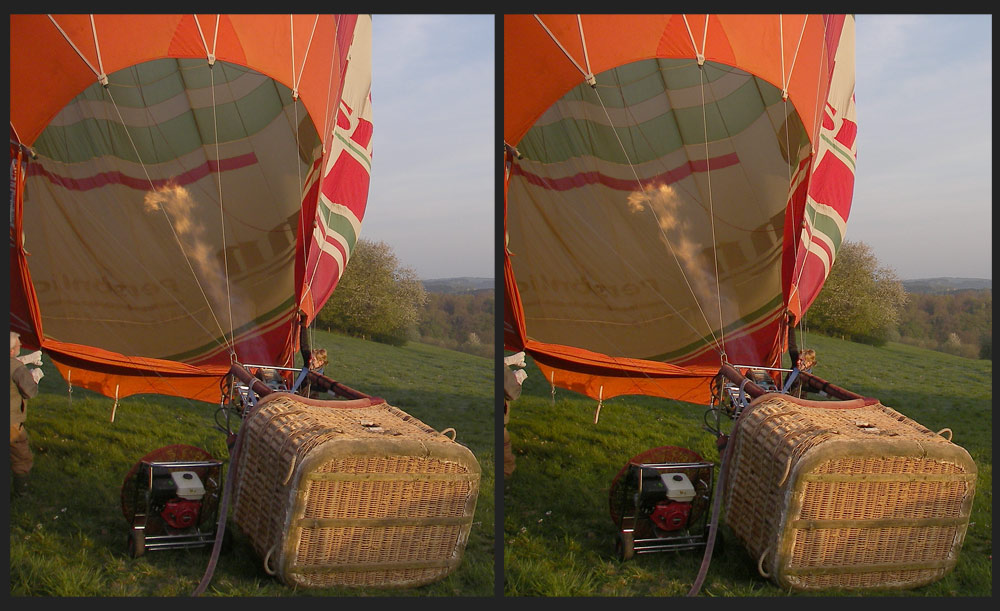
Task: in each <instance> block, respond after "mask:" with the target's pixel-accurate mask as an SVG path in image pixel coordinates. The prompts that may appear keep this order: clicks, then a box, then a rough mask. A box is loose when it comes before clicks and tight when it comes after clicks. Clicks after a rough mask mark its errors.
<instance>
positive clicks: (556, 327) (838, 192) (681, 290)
mask: <svg viewBox="0 0 1000 611" xmlns="http://www.w3.org/2000/svg"><path fill="white" fill-rule="evenodd" d="M855 134H856V120H855V108H854V19H853V17H851V16H844V15H507V16H505V17H504V124H503V138H504V144H505V155H504V181H505V182H504V230H505V248H504V283H505V299H506V301H505V306H506V307H505V318H504V342H505V346H506V347H507V348H508V349H511V350H514V351H521V350H524V351H526V352H527V353H528V354H530V355H532V357H533V358H534V360H535V362H536V363H537V364H538V366H539V368H540V369H541V371H542V372H543V374H544V376H545V378H546V380H547V381H548V382H550V383H551V384H553V386H559V387H563V388H568V389H571V390H574V391H578V392H580V393H583V394H585V395H588V396H590V397H593V398H595V399H607V398H609V397H613V396H616V395H622V394H642V395H653V396H659V397H667V398H673V399H678V400H683V401H688V402H693V403H707V402H708V401H709V400H710V399H711V397H712V391H711V381H712V379H713V378H714V377H715V376H716V375H718V374H719V372H720V369H722V368H726V367H730V366H733V365H735V364H746V365H752V366H759V367H764V368H768V367H773V368H777V367H779V366H780V360H781V355H782V352H783V351H784V349H785V346H786V338H787V332H788V320H789V318H788V317H789V315H791V316H792V317H794V319H801V317H802V315H803V314H804V313H805V312H806V310H807V309H808V308H809V306H810V304H811V303H812V302H813V300H814V299H815V298H816V295H817V294H818V293H819V290H820V289H821V287H822V286H823V282H824V280H825V278H826V277H827V275H828V274H829V272H830V267H831V266H832V264H833V262H834V260H835V258H836V253H837V249H838V247H839V246H840V243H841V241H842V239H843V236H844V230H845V226H846V223H847V219H848V215H849V213H850V208H851V197H852V193H853V184H854V164H855V159H856V148H855ZM775 376H776V374H775Z"/></svg>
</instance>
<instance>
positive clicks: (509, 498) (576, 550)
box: [504, 335, 993, 596]
mask: <svg viewBox="0 0 1000 611" xmlns="http://www.w3.org/2000/svg"><path fill="white" fill-rule="evenodd" d="M806 340H807V341H806V342H805V345H802V346H801V347H802V348H814V349H816V351H817V354H818V358H819V363H818V365H817V367H816V368H815V369H814V372H815V373H816V374H817V375H819V376H821V377H824V378H827V379H829V380H830V381H832V382H834V383H836V384H838V385H840V386H842V387H845V388H848V389H850V390H853V391H855V392H857V393H859V394H862V395H866V396H874V397H878V398H879V399H881V401H882V402H883V403H884V404H885V405H888V406H891V407H893V408H894V409H896V410H898V411H900V412H902V413H904V414H906V415H907V416H909V417H911V418H913V419H914V420H916V421H917V422H920V423H921V424H923V425H925V426H926V427H928V428H929V429H931V430H935V431H937V430H940V429H943V428H950V429H952V431H953V433H954V437H953V441H954V442H955V443H957V444H959V445H961V446H962V447H964V448H966V449H967V450H968V451H969V453H970V454H971V455H972V457H973V459H974V460H975V461H976V464H977V466H978V469H979V477H978V483H977V489H976V498H975V503H974V507H973V514H972V518H971V524H970V527H969V530H968V534H967V537H966V541H965V544H964V547H963V549H962V553H961V556H960V560H959V564H958V566H957V568H956V569H955V570H954V571H953V572H952V573H950V574H949V575H948V576H946V577H945V578H944V579H942V580H940V581H938V582H936V583H934V584H931V585H928V586H926V587H923V588H919V589H915V590H911V591H904V592H890V593H889V594H891V595H903V596H951V595H973V596H989V595H991V594H992V566H991V562H992V560H991V559H992V530H991V529H992V463H993V457H992V409H991V408H992V406H991V401H992V388H991V381H992V371H993V369H992V363H991V362H989V361H971V360H967V359H962V358H958V357H953V356H950V355H947V354H943V353H938V352H931V351H927V350H921V349H917V348H912V347H909V346H905V345H901V344H890V345H889V346H887V347H884V348H873V347H871V346H864V345H860V344H854V343H850V342H844V341H840V340H837V339H831V338H826V337H821V336H815V335H810V336H808V337H807V338H806ZM800 343H802V342H800ZM786 358H787V357H786ZM528 374H529V375H528V379H527V380H526V382H525V384H524V387H523V394H522V395H521V398H520V399H519V400H518V401H516V402H515V403H514V405H513V407H512V411H511V423H510V425H509V427H508V428H509V431H510V434H511V436H512V438H513V445H514V450H515V454H516V456H517V470H516V471H515V473H514V476H513V478H512V480H511V481H510V482H509V483H508V484H507V485H505V493H504V540H505V547H504V550H505V551H504V567H505V576H506V579H505V586H504V588H505V592H506V593H507V594H508V595H517V596H643V595H654V596H682V595H684V594H686V593H687V591H688V589H689V588H690V586H691V583H692V582H693V581H694V579H695V577H696V575H697V573H698V568H699V565H700V563H701V560H702V551H701V550H697V551H688V552H668V553H660V554H650V555H643V556H637V557H636V558H635V559H632V560H629V561H627V562H620V561H618V560H617V559H616V557H615V555H614V553H613V549H612V541H613V538H614V536H615V528H614V525H613V523H612V521H611V519H610V517H609V515H608V496H607V494H608V487H609V486H610V484H611V481H612V479H613V477H614V476H615V474H616V473H617V472H618V470H619V469H620V468H621V467H622V466H623V465H624V464H625V463H626V462H627V461H628V459H629V458H630V457H632V456H634V455H636V454H638V453H639V452H641V451H643V450H645V449H648V448H652V447H656V446H661V445H677V446H682V447H687V448H691V449H693V450H695V451H697V452H699V453H700V454H701V455H702V456H703V457H705V458H706V459H708V460H712V461H716V462H717V461H718V458H719V456H718V452H717V451H716V449H715V446H714V439H713V437H712V436H711V435H710V434H709V433H707V432H705V431H703V430H702V417H703V414H704V412H705V408H704V407H703V406H697V405H691V404H684V403H678V402H673V401H664V400H658V399H652V398H648V397H632V396H629V397H616V398H613V399H610V400H606V401H604V404H603V407H602V408H601V412H600V418H599V421H598V423H597V424H595V423H594V413H595V409H596V407H597V402H596V401H595V400H592V399H589V398H586V397H583V396H581V395H578V394H575V393H571V392H569V391H565V390H562V389H556V395H555V401H554V402H553V398H552V395H551V392H550V386H549V385H548V383H547V382H546V381H545V380H544V379H543V378H542V375H541V373H540V372H539V370H538V369H537V368H536V367H535V366H534V365H533V364H529V366H528ZM723 532H725V529H724V528H723ZM727 543H728V544H726V545H724V547H723V549H722V550H721V552H719V551H718V548H717V552H716V554H715V556H714V557H713V559H712V563H711V567H710V569H709V572H708V577H707V579H706V581H705V584H704V586H703V588H702V595H704V596H780V595H782V594H783V592H782V591H781V590H780V589H779V588H777V587H775V586H773V585H772V584H771V583H770V582H768V581H766V580H764V579H762V578H761V577H759V576H758V574H757V570H756V566H755V563H754V562H753V561H752V560H751V559H750V558H749V557H748V555H747V554H746V552H745V551H744V550H743V549H742V547H740V546H739V544H738V543H737V542H735V541H734V540H733V539H732V537H730V538H729V539H728V541H727ZM824 594H826V595H830V594H831V593H830V592H826V593H824Z"/></svg>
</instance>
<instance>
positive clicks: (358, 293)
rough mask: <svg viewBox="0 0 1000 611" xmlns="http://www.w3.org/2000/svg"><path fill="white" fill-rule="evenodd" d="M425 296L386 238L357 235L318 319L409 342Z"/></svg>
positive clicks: (394, 342)
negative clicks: (376, 239)
mask: <svg viewBox="0 0 1000 611" xmlns="http://www.w3.org/2000/svg"><path fill="white" fill-rule="evenodd" d="M426 301H427V293H426V292H425V291H424V286H423V284H422V283H421V282H420V280H419V279H418V278H417V275H416V272H415V271H414V270H413V269H412V268H409V267H403V266H401V265H400V262H399V260H398V259H397V258H396V255H395V253H393V251H392V247H390V246H389V245H388V244H386V243H384V242H369V241H368V240H364V239H361V240H358V242H357V244H356V245H355V247H354V252H353V253H352V254H351V258H350V261H349V262H348V264H347V268H346V270H345V271H344V275H343V276H341V278H340V282H339V283H338V284H337V290H335V291H334V292H333V296H332V297H331V298H330V300H329V301H328V302H327V303H326V305H325V306H324V307H323V309H322V310H320V313H319V316H318V317H317V318H318V319H319V322H320V324H323V325H327V326H329V327H331V328H334V329H337V330H339V331H343V332H344V333H349V334H351V335H359V336H361V337H365V338H371V339H373V340H375V341H377V342H381V343H384V344H391V345H394V346H402V345H405V344H406V342H407V340H408V339H409V337H410V335H411V333H413V332H414V330H415V329H416V326H417V322H418V320H419V317H420V311H421V308H423V306H424V303H425V302H426Z"/></svg>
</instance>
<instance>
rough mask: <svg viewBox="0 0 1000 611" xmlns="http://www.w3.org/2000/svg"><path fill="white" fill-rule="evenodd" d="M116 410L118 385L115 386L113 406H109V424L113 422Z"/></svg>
mask: <svg viewBox="0 0 1000 611" xmlns="http://www.w3.org/2000/svg"><path fill="white" fill-rule="evenodd" d="M117 410H118V385H117V384H115V404H114V405H112V406H111V422H114V421H115V411H117Z"/></svg>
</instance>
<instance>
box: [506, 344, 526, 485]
mask: <svg viewBox="0 0 1000 611" xmlns="http://www.w3.org/2000/svg"><path fill="white" fill-rule="evenodd" d="M503 365H504V367H503V478H504V480H505V481H506V480H508V479H510V476H511V475H512V474H513V473H514V462H515V461H514V451H513V449H512V447H511V442H510V433H508V432H507V423H508V422H509V421H510V402H511V401H514V400H516V399H517V398H518V397H520V396H521V384H522V383H523V382H524V379H525V378H526V377H528V374H527V372H525V371H524V369H523V367H524V366H525V361H524V353H523V352H518V353H517V354H514V355H512V356H508V357H505V358H504V363H503ZM511 367H521V368H522V369H518V370H517V371H512V370H511Z"/></svg>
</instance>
